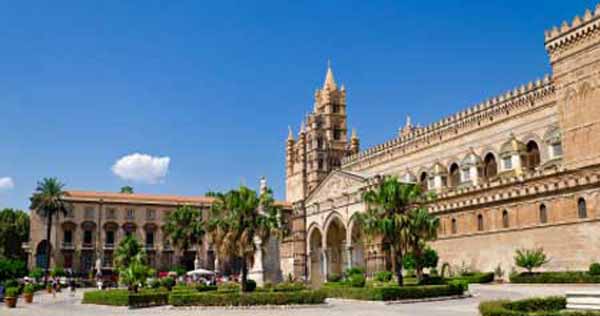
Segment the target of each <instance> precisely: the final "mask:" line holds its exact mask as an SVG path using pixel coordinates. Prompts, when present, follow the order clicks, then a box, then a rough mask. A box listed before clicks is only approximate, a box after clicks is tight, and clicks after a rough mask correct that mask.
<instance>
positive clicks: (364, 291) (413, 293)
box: [325, 281, 468, 301]
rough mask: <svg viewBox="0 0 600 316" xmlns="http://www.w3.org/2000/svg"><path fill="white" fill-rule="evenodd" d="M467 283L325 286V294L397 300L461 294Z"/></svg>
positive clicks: (370, 299) (368, 299)
mask: <svg viewBox="0 0 600 316" xmlns="http://www.w3.org/2000/svg"><path fill="white" fill-rule="evenodd" d="M467 288H468V285H467V284H466V283H465V282H462V281H452V282H450V283H449V284H447V285H427V286H404V287H398V286H388V287H364V288H352V287H326V288H325V290H326V291H327V296H328V297H332V298H344V299H355V300H367V301H398V300H407V299H422V298H432V297H444V296H454V295H462V294H464V292H465V291H466V290H467Z"/></svg>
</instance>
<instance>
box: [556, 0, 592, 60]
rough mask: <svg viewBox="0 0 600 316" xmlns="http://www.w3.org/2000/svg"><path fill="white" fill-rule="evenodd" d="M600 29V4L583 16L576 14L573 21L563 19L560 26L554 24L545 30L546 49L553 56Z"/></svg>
mask: <svg viewBox="0 0 600 316" xmlns="http://www.w3.org/2000/svg"><path fill="white" fill-rule="evenodd" d="M598 30H600V4H598V5H597V6H596V9H595V10H594V12H593V13H592V11H590V10H589V9H588V10H586V11H585V13H584V14H583V15H582V16H579V15H576V16H575V17H574V18H573V20H572V21H571V23H569V22H567V21H563V23H562V24H561V25H560V26H554V27H553V28H551V29H550V30H547V31H546V32H545V39H546V40H545V42H546V50H547V51H548V53H549V54H550V55H551V56H552V55H553V54H554V52H556V51H557V50H560V49H561V48H564V47H568V46H570V45H571V44H572V43H574V42H577V41H578V40H580V39H582V38H585V37H587V36H589V34H591V33H592V32H594V31H598Z"/></svg>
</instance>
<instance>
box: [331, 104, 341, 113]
mask: <svg viewBox="0 0 600 316" xmlns="http://www.w3.org/2000/svg"><path fill="white" fill-rule="evenodd" d="M332 108H333V113H339V112H340V105H339V104H334V105H333V107H332Z"/></svg>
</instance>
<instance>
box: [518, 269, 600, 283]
mask: <svg viewBox="0 0 600 316" xmlns="http://www.w3.org/2000/svg"><path fill="white" fill-rule="evenodd" d="M510 282H511V283H600V275H591V274H590V273H588V272H586V271H569V272H541V273H520V274H515V275H511V276H510Z"/></svg>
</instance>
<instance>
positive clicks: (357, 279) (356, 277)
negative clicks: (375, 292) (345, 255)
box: [348, 274, 367, 287]
mask: <svg viewBox="0 0 600 316" xmlns="http://www.w3.org/2000/svg"><path fill="white" fill-rule="evenodd" d="M366 282H367V279H365V276H364V275H362V274H351V275H350V276H349V277H348V284H349V285H350V286H351V287H365V283H366Z"/></svg>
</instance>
